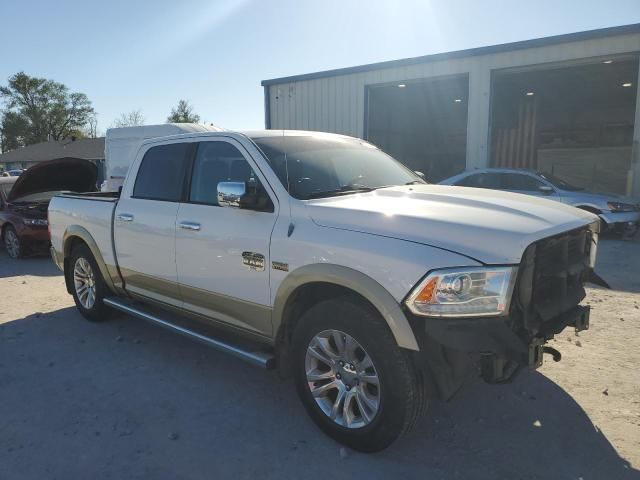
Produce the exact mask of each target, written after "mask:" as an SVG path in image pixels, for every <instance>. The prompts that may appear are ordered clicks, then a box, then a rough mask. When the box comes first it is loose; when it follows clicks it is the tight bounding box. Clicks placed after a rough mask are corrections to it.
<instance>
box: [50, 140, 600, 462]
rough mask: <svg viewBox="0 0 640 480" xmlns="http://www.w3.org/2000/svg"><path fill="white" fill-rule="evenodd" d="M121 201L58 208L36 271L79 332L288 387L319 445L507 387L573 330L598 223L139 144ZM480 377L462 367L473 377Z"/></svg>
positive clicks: (81, 200)
mask: <svg viewBox="0 0 640 480" xmlns="http://www.w3.org/2000/svg"><path fill="white" fill-rule="evenodd" d="M125 163H127V164H128V165H129V166H128V172H127V173H126V178H125V180H124V185H123V187H122V190H121V192H119V193H115V192H114V193H110V192H103V193H90V194H76V195H60V196H57V197H55V198H54V199H53V200H52V202H51V204H50V207H49V227H50V229H51V242H52V256H53V259H54V261H55V263H56V264H57V265H58V266H59V268H61V269H62V270H63V271H64V274H65V280H66V286H67V290H68V292H69V293H70V294H72V295H73V298H74V300H75V303H76V305H77V307H78V309H79V310H80V312H81V313H82V314H83V315H84V316H85V317H86V318H87V319H89V320H93V321H98V320H103V319H105V318H107V317H108V314H109V313H110V311H111V310H112V309H116V310H120V311H124V312H127V313H129V314H132V315H134V316H137V317H139V318H143V319H145V320H148V321H151V322H154V323H157V324H160V325H162V326H164V327H166V328H169V329H172V330H174V331H176V332H179V333H182V334H185V335H188V336H191V337H193V338H196V339H198V340H200V341H203V342H205V343H207V344H209V345H211V346H213V347H215V348H218V349H219V350H223V351H226V352H228V353H230V354H233V355H236V356H238V357H240V358H243V359H245V360H248V361H250V362H253V363H255V364H258V365H261V366H263V367H266V368H279V369H280V370H281V371H282V372H283V373H290V374H291V375H292V377H293V380H294V382H295V384H296V387H297V390H298V393H299V395H300V398H301V400H302V402H303V404H304V406H305V408H306V410H307V412H308V413H309V415H310V416H311V418H312V419H313V420H314V421H315V422H316V423H317V425H318V426H319V427H320V428H321V429H322V430H323V431H324V432H326V433H327V434H328V435H330V436H331V437H333V438H335V439H337V440H338V441H340V442H342V443H344V444H346V445H348V446H350V447H352V448H354V449H357V450H360V451H378V450H381V449H383V448H385V447H387V446H388V445H390V444H391V443H392V442H393V441H394V440H395V439H396V438H397V437H398V436H399V435H400V434H401V433H403V432H404V431H406V430H407V429H408V428H409V427H411V425H412V424H414V422H415V421H416V418H418V416H419V414H421V413H422V412H423V411H425V407H426V406H427V405H428V403H429V402H431V401H433V400H437V399H448V398H450V397H451V396H452V395H453V394H454V393H455V392H456V391H457V390H458V388H459V387H460V386H461V384H462V383H463V381H464V380H465V379H466V378H467V377H468V376H469V375H473V374H474V373H475V372H478V371H480V372H481V374H482V376H483V378H484V379H485V380H486V381H488V382H491V383H498V382H505V381H508V380H509V379H510V378H512V377H513V375H514V374H515V372H516V371H517V370H518V369H519V368H520V367H531V368H536V367H538V366H539V365H540V364H541V363H542V358H543V354H544V353H550V354H552V355H553V356H554V358H555V359H559V356H560V353H559V352H557V351H556V350H554V349H552V348H550V347H548V346H546V345H545V343H546V342H547V341H548V340H550V339H551V338H553V336H554V335H555V334H557V333H559V332H561V331H562V330H563V329H565V328H567V327H571V328H575V329H576V330H583V329H586V328H587V327H588V321H589V307H588V306H585V305H582V304H581V302H582V301H583V299H584V298H585V289H584V283H585V282H587V281H597V280H598V277H597V275H595V272H593V268H594V264H595V255H596V246H597V241H598V231H597V228H598V227H597V226H598V217H597V216H595V215H593V214H591V213H589V212H585V211H581V210H577V209H575V208H573V207H569V206H564V205H561V204H558V203H557V202H552V201H549V200H546V199H539V198H534V197H531V196H526V195H517V194H512V193H505V192H499V191H492V190H483V189H474V188H458V187H450V186H441V185H429V184H427V183H426V182H424V180H422V178H421V177H420V176H418V175H417V174H415V173H414V172H412V171H410V170H408V169H407V168H405V167H404V166H402V165H401V164H400V163H398V162H397V161H395V160H394V159H392V158H391V157H389V156H388V155H386V154H384V153H383V152H382V151H380V150H378V149H377V148H376V147H374V146H372V145H371V144H369V143H367V142H365V141H363V140H360V139H356V138H350V137H346V136H341V135H334V134H325V133H318V132H300V131H254V132H244V133H239V132H228V131H210V132H199V133H198V132H192V131H191V132H189V133H185V134H183V135H175V136H169V137H159V138H154V139H147V140H144V141H141V143H140V147H139V148H138V149H137V153H136V154H135V156H133V157H132V158H131V160H130V161H129V162H125ZM478 367H479V368H478Z"/></svg>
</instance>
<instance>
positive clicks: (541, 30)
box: [0, 0, 640, 132]
mask: <svg viewBox="0 0 640 480" xmlns="http://www.w3.org/2000/svg"><path fill="white" fill-rule="evenodd" d="M631 23H640V0H607V1H590V0H553V1H548V0H536V1H531V0H527V1H522V0H507V1H498V0H483V1H479V0H458V1H453V0H432V1H429V0H315V1H314V0H178V1H176V0H153V1H151V0H148V1H142V0H126V1H124V0H110V1H108V2H107V1H102V2H97V1H92V0H56V1H55V2H54V1H50V0H28V1H27V0H0V84H6V81H7V79H8V78H9V77H10V76H11V75H13V74H15V73H17V72H19V71H24V72H26V73H27V74H29V75H32V76H38V77H44V78H50V79H53V80H56V81H58V82H62V83H64V84H66V85H67V86H68V87H69V88H70V89H71V90H72V91H78V92H83V93H86V94H87V95H88V97H89V99H90V100H91V101H92V102H93V105H94V108H95V109H96V111H97V113H98V122H99V130H101V131H103V132H104V130H105V129H106V128H108V127H109V126H110V125H111V124H112V123H113V121H114V119H115V118H116V117H117V116H119V115H120V114H121V113H124V112H129V111H131V110H137V109H140V110H142V112H143V115H144V117H145V120H146V123H147V124H153V123H163V122H164V121H166V117H167V115H168V114H169V113H170V110H171V108H172V107H174V106H175V105H176V104H177V102H178V100H179V99H186V100H188V101H189V102H190V103H191V104H192V105H193V106H194V107H195V111H196V112H197V113H198V114H200V116H201V118H202V120H203V121H206V122H207V123H209V122H212V123H215V124H216V125H220V126H222V127H225V128H230V129H254V128H263V127H264V96H263V95H264V94H263V89H262V87H261V86H260V82H261V81H262V80H264V79H270V78H276V77H283V76H288V75H296V74H302V73H309V72H316V71H321V70H327V69H333V68H341V67H349V66H354V65H361V64H365V63H372V62H379V61H385V60H394V59H399V58H406V57H414V56H419V55H427V54H431V53H437V52H447V51H452V50H460V49H465V48H473V47H479V46H484V45H494V44H499V43H506V42H513V41H519V40H526V39H530V38H539V37H545V36H549V35H558V34H563V33H569V32H577V31H584V30H591V29H595V28H603V27H610V26H615V25H625V24H631ZM639 50H640V46H639Z"/></svg>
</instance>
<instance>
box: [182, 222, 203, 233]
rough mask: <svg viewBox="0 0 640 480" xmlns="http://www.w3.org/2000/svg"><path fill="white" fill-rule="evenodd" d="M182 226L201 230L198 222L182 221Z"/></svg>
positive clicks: (187, 228)
mask: <svg viewBox="0 0 640 480" xmlns="http://www.w3.org/2000/svg"><path fill="white" fill-rule="evenodd" d="M180 228H184V229H185V230H195V231H198V230H200V224H199V223H196V222H180Z"/></svg>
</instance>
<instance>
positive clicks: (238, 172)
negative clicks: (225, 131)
mask: <svg viewBox="0 0 640 480" xmlns="http://www.w3.org/2000/svg"><path fill="white" fill-rule="evenodd" d="M220 182H247V183H249V184H252V183H253V184H257V183H258V179H257V177H256V174H255V172H254V171H253V169H252V168H251V165H249V162H247V160H246V159H245V158H244V156H243V155H242V153H240V151H239V150H238V149H237V148H236V147H234V146H233V145H231V144H230V143H228V142H224V141H216V142H202V143H200V144H199V146H198V153H197V155H196V160H195V162H194V164H193V173H192V174H191V192H190V194H189V201H191V202H194V203H205V204H207V205H218V183H220Z"/></svg>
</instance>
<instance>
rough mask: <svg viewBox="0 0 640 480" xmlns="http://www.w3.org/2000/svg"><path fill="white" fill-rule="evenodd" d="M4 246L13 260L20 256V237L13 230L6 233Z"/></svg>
mask: <svg viewBox="0 0 640 480" xmlns="http://www.w3.org/2000/svg"><path fill="white" fill-rule="evenodd" d="M4 246H5V248H6V249H7V253H8V254H9V256H10V257H11V258H18V257H19V256H20V240H18V235H16V232H14V231H13V230H12V229H11V228H9V229H7V231H5V232H4Z"/></svg>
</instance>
